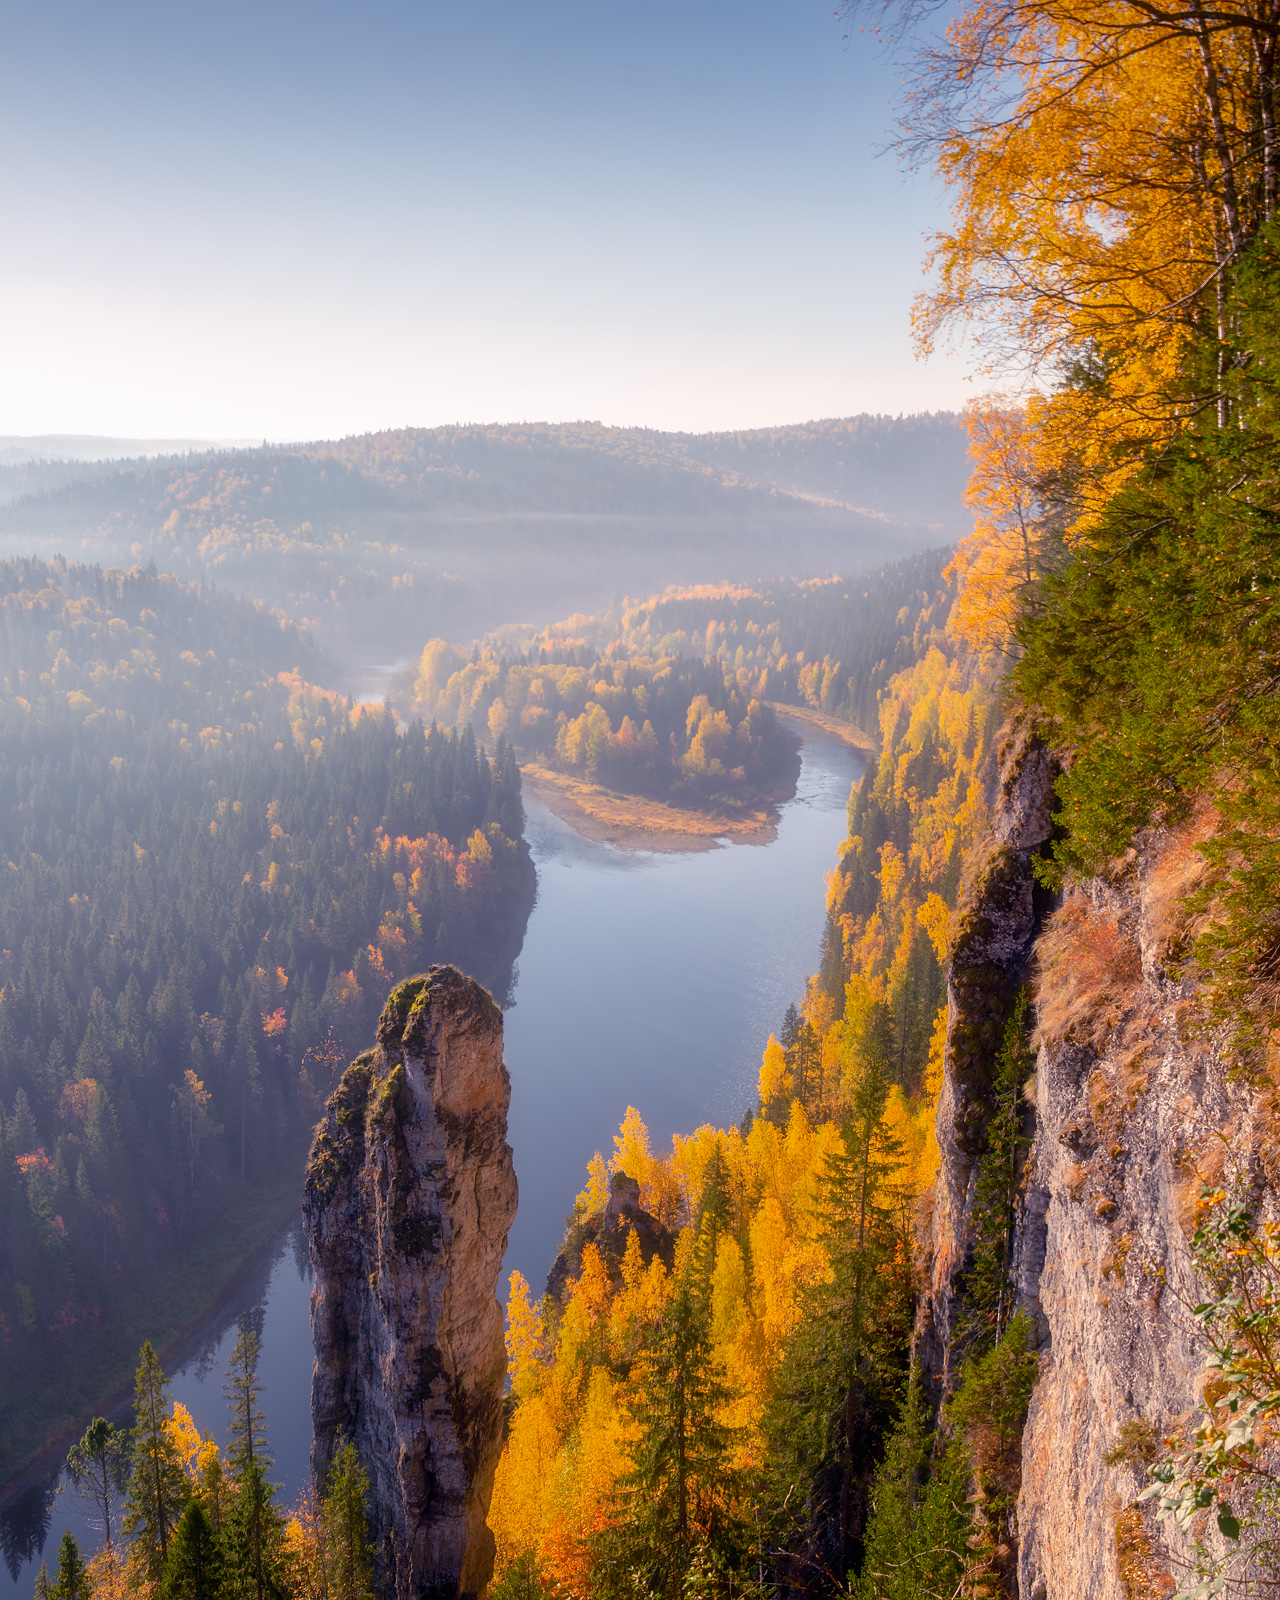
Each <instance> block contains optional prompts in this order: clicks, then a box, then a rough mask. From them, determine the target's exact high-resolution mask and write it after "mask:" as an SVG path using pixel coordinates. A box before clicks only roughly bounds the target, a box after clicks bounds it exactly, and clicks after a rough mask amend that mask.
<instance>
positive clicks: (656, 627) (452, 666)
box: [401, 550, 955, 733]
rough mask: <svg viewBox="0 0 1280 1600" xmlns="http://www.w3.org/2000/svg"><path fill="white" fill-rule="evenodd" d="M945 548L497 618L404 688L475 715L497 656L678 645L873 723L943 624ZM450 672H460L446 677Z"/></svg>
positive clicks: (618, 656)
mask: <svg viewBox="0 0 1280 1600" xmlns="http://www.w3.org/2000/svg"><path fill="white" fill-rule="evenodd" d="M950 559H951V552H950V551H949V550H931V551H925V552H923V553H922V554H920V555H915V556H909V557H907V558H906V559H905V560H902V561H897V562H894V563H893V564H892V565H891V566H887V567H882V568H881V569H880V570H879V571H876V572H873V573H870V574H867V573H860V574H856V575H854V576H851V577H848V578H823V579H811V580H806V581H800V580H796V579H779V580H777V581H775V582H770V583H760V584H750V585H743V584H721V585H705V586H702V587H699V588H692V589H682V590H668V591H666V592H665V593H663V594H660V595H655V596H653V597H652V598H651V599H649V600H646V601H644V602H643V603H642V604H639V605H634V604H632V603H631V602H627V603H626V604H625V605H624V606H623V607H621V608H620V610H619V611H618V612H617V613H614V612H610V613H606V614H605V615H603V616H591V617H587V616H581V615H577V616H572V617H569V618H567V619H566V620H565V621H563V622H558V623H555V624H553V625H552V626H551V627H549V628H546V629H542V630H534V629H529V628H525V629H519V628H510V629H503V630H501V631H500V632H499V633H497V634H495V635H493V636H492V637H491V639H490V640H488V641H486V643H485V645H484V646H483V647H481V648H479V649H478V650H476V651H475V652H473V656H474V660H473V661H472V662H467V661H466V660H465V658H463V659H457V658H456V657H454V656H453V655H451V654H450V653H448V652H447V650H446V648H445V647H444V646H443V645H442V643H441V642H440V641H433V642H432V645H431V646H430V647H429V651H430V653H429V654H428V655H424V656H423V658H422V661H421V663H420V665H419V667H418V669H417V671H416V673H415V674H412V675H410V678H412V682H411V681H410V678H406V679H405V680H403V682H402V684H401V688H402V692H403V691H409V692H411V693H412V694H414V695H415V696H416V698H415V699H414V701H413V703H414V704H415V706H417V707H418V709H419V710H420V711H422V712H424V713H425V711H426V709H427V701H430V710H431V714H436V715H439V716H440V717H441V719H442V720H453V719H455V718H456V719H458V720H471V721H473V722H476V723H477V725H478V726H482V725H483V723H482V721H477V719H478V718H482V717H483V715H484V714H485V713H486V712H487V706H488V703H489V701H488V700H487V698H486V696H488V695H492V694H493V693H496V692H498V691H496V690H493V689H490V688H489V687H488V685H489V683H490V682H491V681H492V674H493V671H494V668H495V666H497V664H499V663H502V664H503V665H504V670H509V667H510V666H511V665H513V664H516V665H520V666H530V667H533V666H543V665H562V666H575V667H579V668H582V669H585V670H586V671H588V672H591V671H592V670H593V668H594V667H595V666H596V665H597V664H599V663H606V664H607V663H616V662H627V661H630V660H632V659H633V658H639V659H640V660H645V661H648V660H660V659H663V658H668V657H676V656H683V657H691V658H693V659H695V660H706V661H711V662H715V663H716V664H718V666H719V667H720V669H721V670H722V671H723V672H724V673H725V674H726V675H732V677H733V680H734V682H735V683H736V684H737V685H738V687H739V689H740V690H741V691H742V692H743V693H745V694H748V695H753V696H755V697H757V698H759V699H761V700H777V701H781V702H782V703H784V704H787V705H796V706H810V707H812V708H813V709H814V710H815V711H823V712H826V713H828V714H829V715H831V716H835V717H839V718H841V719H842V720H845V721H848V722H852V723H854V724H856V725H857V726H858V727H861V728H864V729H866V730H867V731H868V732H871V733H874V732H875V730H876V727H877V722H878V717H879V710H878V707H879V701H880V696H881V695H882V693H883V692H884V690H885V687H886V685H887V684H888V683H889V680H890V679H891V678H893V677H894V676H895V675H896V674H897V673H899V672H902V671H903V670H904V669H906V668H908V667H910V666H911V665H912V664H913V663H914V662H916V661H918V660H920V658H921V656H922V655H923V654H924V651H925V650H926V649H927V648H928V641H929V640H930V638H931V637H933V636H934V635H940V634H942V633H944V632H945V630H946V625H947V619H948V618H949V616H950V614H951V607H952V604H953V601H954V599H955V592H954V590H953V589H952V588H951V587H950V586H949V585H948V583H947V581H946V578H945V576H944V574H945V569H946V567H947V563H948V562H949V560H950ZM468 666H471V667H472V668H473V670H472V671H471V672H468V671H467V670H466V669H467V667H468ZM455 672H460V673H461V676H459V677H457V678H456V680H454V681H453V682H452V683H450V681H449V679H450V676H451V674H453V673H455ZM482 680H483V687H481V684H482ZM516 699H517V701H519V700H520V692H519V691H517V693H516ZM531 715H533V713H531Z"/></svg>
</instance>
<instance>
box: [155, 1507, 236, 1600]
mask: <svg viewBox="0 0 1280 1600" xmlns="http://www.w3.org/2000/svg"><path fill="white" fill-rule="evenodd" d="M223 1582H224V1571H223V1558H222V1551H221V1549H220V1548H219V1544H218V1538H217V1535H216V1534H215V1532H214V1529H213V1525H212V1524H211V1523H210V1521H209V1518H208V1515H207V1514H206V1512H205V1509H204V1506H203V1505H202V1504H201V1503H200V1500H199V1499H198V1498H196V1499H193V1500H191V1501H190V1502H189V1503H188V1505H187V1509H186V1510H185V1511H184V1512H183V1513H182V1520H181V1521H180V1522H179V1523H178V1526H177V1528H176V1529H175V1530H174V1535H173V1544H172V1545H171V1547H170V1550H169V1558H168V1560H167V1561H166V1562H165V1564H164V1575H163V1577H162V1578H161V1580H160V1591H159V1600H219V1597H220V1596H221V1595H222V1594H223V1592H224V1588H223Z"/></svg>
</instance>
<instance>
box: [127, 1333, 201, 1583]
mask: <svg viewBox="0 0 1280 1600" xmlns="http://www.w3.org/2000/svg"><path fill="white" fill-rule="evenodd" d="M168 1409H169V1385H168V1383H167V1382H166V1380H165V1376H164V1372H163V1370H162V1368H161V1366H160V1360H159V1357H158V1356H157V1355H156V1353H155V1351H154V1350H153V1349H152V1346H151V1341H150V1340H149V1339H148V1340H147V1342H146V1343H145V1344H144V1345H143V1347H142V1351H141V1354H140V1358H139V1361H138V1370H137V1373H136V1374H135V1377H134V1388H133V1413H134V1425H133V1464H132V1472H131V1474H130V1477H129V1501H128V1506H127V1508H126V1511H125V1517H124V1531H125V1532H126V1533H129V1534H136V1535H137V1536H138V1541H139V1544H140V1546H141V1549H142V1555H143V1562H144V1565H145V1568H146V1572H147V1576H148V1577H149V1578H151V1579H152V1580H158V1579H159V1577H160V1574H161V1572H162V1571H163V1569H164V1563H165V1559H166V1557H167V1556H168V1554H169V1541H170V1539H171V1538H172V1536H173V1530H174V1528H175V1527H176V1526H177V1523H178V1519H179V1517H181V1515H182V1512H183V1509H184V1507H185V1506H186V1503H187V1499H188V1495H189V1489H188V1485H187V1475H186V1473H185V1472H184V1471H183V1470H182V1463H181V1461H179V1459H178V1452H177V1450H176V1449H175V1447H174V1443H173V1440H172V1439H171V1438H170V1436H169V1432H168V1429H167V1428H166V1427H165V1422H166V1420H167V1413H168Z"/></svg>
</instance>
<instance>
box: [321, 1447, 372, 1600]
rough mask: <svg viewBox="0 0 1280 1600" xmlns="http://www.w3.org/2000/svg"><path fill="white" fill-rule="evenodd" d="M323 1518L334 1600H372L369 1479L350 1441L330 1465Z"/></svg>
mask: <svg viewBox="0 0 1280 1600" xmlns="http://www.w3.org/2000/svg"><path fill="white" fill-rule="evenodd" d="M321 1515H322V1517H323V1520H324V1535H325V1554H326V1567H327V1571H328V1579H329V1594H330V1597H331V1600H372V1596H373V1544H372V1541H371V1540H370V1538H369V1478H368V1474H367V1473H366V1472H365V1470H364V1468H363V1467H362V1466H361V1464H360V1457H359V1456H358V1455H357V1453H356V1447H355V1445H354V1444H353V1443H352V1442H351V1440H350V1439H347V1440H345V1441H344V1442H343V1444H342V1445H341V1447H340V1448H339V1449H338V1451H337V1452H336V1453H335V1455H334V1458H333V1461H332V1463H331V1464H330V1467H329V1478H328V1485H327V1489H326V1493H325V1496H324V1502H323V1506H322V1510H321Z"/></svg>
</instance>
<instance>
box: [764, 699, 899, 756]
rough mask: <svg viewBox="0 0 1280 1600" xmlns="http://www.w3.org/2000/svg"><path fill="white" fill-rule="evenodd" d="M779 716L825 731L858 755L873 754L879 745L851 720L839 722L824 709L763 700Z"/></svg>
mask: <svg viewBox="0 0 1280 1600" xmlns="http://www.w3.org/2000/svg"><path fill="white" fill-rule="evenodd" d="M765 703H766V704H767V705H768V706H769V707H770V708H771V709H772V710H773V711H774V712H776V713H777V715H778V716H780V717H790V718H792V719H794V721H796V722H802V723H804V724H806V725H807V726H808V727H810V728H816V729H817V730H818V731H819V732H821V733H825V734H826V735H827V736H828V738H831V739H839V740H840V742H841V744H844V745H847V746H848V748H849V749H850V750H856V751H857V752H858V754H859V755H860V756H874V755H876V754H877V753H878V751H879V749H880V746H879V745H878V744H877V743H876V741H875V740H874V739H873V738H872V737H871V735H870V734H869V733H863V731H862V729H861V728H857V727H855V726H854V725H853V723H852V722H841V721H840V719H839V718H838V717H829V716H828V715H827V713H826V712H825V711H815V710H813V708H812V707H811V706H788V705H784V704H783V703H782V701H781V700H769V701H766V702H765Z"/></svg>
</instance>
